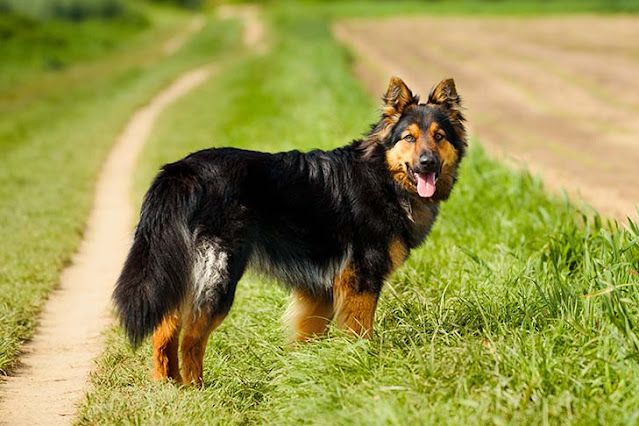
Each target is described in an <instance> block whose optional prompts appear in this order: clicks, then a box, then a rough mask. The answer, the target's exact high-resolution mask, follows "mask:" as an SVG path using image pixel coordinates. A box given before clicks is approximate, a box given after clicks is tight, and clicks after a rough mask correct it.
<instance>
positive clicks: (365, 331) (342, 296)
mask: <svg viewBox="0 0 639 426" xmlns="http://www.w3.org/2000/svg"><path fill="white" fill-rule="evenodd" d="M378 298H379V293H378V292H373V291H366V290H361V289H359V288H358V282H357V276H356V274H355V271H354V270H353V269H352V268H350V267H346V268H345V269H344V271H342V273H341V274H340V276H339V277H337V279H336V280H335V282H334V283H333V303H334V308H335V320H336V322H337V325H338V326H339V327H340V328H342V329H343V330H344V331H346V332H348V333H350V334H353V335H355V336H358V337H364V338H370V337H372V336H373V321H374V319H375V309H376V308H377V299H378Z"/></svg>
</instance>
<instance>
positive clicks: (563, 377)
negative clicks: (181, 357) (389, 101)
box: [79, 5, 639, 424]
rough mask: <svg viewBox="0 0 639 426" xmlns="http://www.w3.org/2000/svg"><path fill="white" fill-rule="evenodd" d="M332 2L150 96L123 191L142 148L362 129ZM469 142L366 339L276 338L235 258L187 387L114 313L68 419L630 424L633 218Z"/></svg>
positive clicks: (360, 102)
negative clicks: (199, 82)
mask: <svg viewBox="0 0 639 426" xmlns="http://www.w3.org/2000/svg"><path fill="white" fill-rule="evenodd" d="M335 7H338V6H335V5H333V6H331V7H329V8H326V9H323V8H322V9H320V8H319V6H313V8H312V9H305V8H292V7H281V8H276V7H271V8H269V9H268V10H267V13H265V16H266V17H268V18H269V20H268V23H269V25H268V29H269V37H270V38H271V40H272V42H273V45H272V48H271V50H270V52H269V53H267V54H266V55H264V56H261V57H252V56H247V57H246V58H245V59H244V60H241V61H240V62H238V63H237V64H235V65H234V66H232V67H230V68H227V69H225V70H222V71H221V72H220V73H219V74H218V75H217V78H216V79H215V80H214V81H212V82H210V83H208V84H206V85H205V86H203V87H202V88H201V89H200V90H198V91H197V92H195V93H193V94H191V95H188V96H187V97H185V98H184V99H183V100H181V101H180V102H179V103H178V104H176V105H174V106H173V107H171V108H170V109H169V110H167V111H166V112H165V113H164V116H163V118H162V119H161V120H160V122H161V123H160V125H159V126H158V127H157V128H156V129H155V130H154V135H153V137H152V140H151V141H150V143H149V145H148V146H147V148H146V154H145V156H144V158H145V161H144V162H143V164H142V165H141V167H140V173H139V175H138V177H137V181H136V200H139V199H140V198H141V197H142V195H143V193H144V191H145V189H146V188H147V186H148V183H149V181H150V179H151V178H152V176H153V175H154V174H155V172H156V171H157V168H158V166H159V165H160V164H162V163H164V162H168V161H173V160H175V159H177V158H179V157H182V156H184V155H185V154H187V153H189V152H191V151H194V150H197V149H201V148H205V147H210V146H222V145H233V146H238V147H243V148H251V149H260V150H269V151H273V150H286V149H291V148H309V149H310V148H314V147H320V148H331V147H335V146H338V145H341V144H345V143H347V142H349V141H350V140H351V139H352V138H354V137H357V136H358V135H360V134H362V133H363V132H365V131H366V130H367V128H368V124H370V123H371V122H373V121H375V120H376V114H377V113H376V107H377V105H375V104H373V103H372V102H371V100H370V99H369V98H368V97H367V96H366V95H365V94H364V93H363V91H362V89H361V87H360V86H359V85H358V83H357V82H356V81H354V79H353V77H352V74H351V70H350V61H351V58H350V56H349V54H348V52H346V51H345V50H344V49H343V48H341V47H340V46H338V45H337V44H336V42H335V41H334V40H333V39H332V38H331V35H330V29H329V28H330V25H329V22H328V20H327V18H326V17H327V16H332V15H333V14H334V13H336V12H335V9H334V8H335ZM349 7H354V6H352V5H351V6H349ZM384 7H386V6H384ZM331 8H332V9H331ZM309 10H312V13H310V12H309ZM318 10H322V11H323V13H317V11H318ZM351 10H354V9H351ZM367 12H370V9H367ZM349 13H351V12H349ZM353 13H354V12H353ZM380 13H381V12H380ZM300 52H304V53H303V54H300ZM433 83H435V82H433ZM382 90H383V88H380V92H381V91H382ZM426 90H428V88H420V91H421V92H422V93H423V92H424V91H426ZM462 95H463V93H462ZM472 145H473V146H472V149H471V151H470V154H469V157H468V158H467V159H466V160H465V162H464V165H463V168H462V173H461V178H460V183H459V185H458V186H457V188H456V190H455V191H454V196H453V197H452V199H451V200H450V201H449V202H448V203H447V204H446V205H445V207H444V209H443V212H442V215H441V216H440V219H439V221H438V223H437V225H436V226H435V229H434V230H433V232H432V234H431V237H430V238H429V240H428V241H427V242H426V244H424V246H423V247H422V248H421V249H419V250H417V251H416V252H414V253H413V255H412V256H411V258H410V260H409V261H408V262H407V264H406V265H405V266H404V267H403V268H402V269H400V270H399V271H398V272H397V273H396V274H395V275H394V276H393V277H392V279H391V280H390V282H389V283H388V285H387V286H386V287H385V290H384V292H383V294H382V298H381V302H380V306H379V309H378V314H377V318H376V331H377V334H376V336H375V338H374V339H372V340H371V341H353V340H351V339H349V338H346V337H345V336H343V335H341V334H340V332H339V331H337V330H332V331H331V332H330V335H329V337H328V338H326V339H323V340H321V341H318V342H315V343H312V344H309V345H303V346H296V347H287V346H286V345H285V339H284V336H285V335H284V331H283V325H282V321H281V320H280V318H281V316H282V314H283V312H284V310H285V306H286V294H285V292H284V291H283V290H282V289H281V288H280V287H278V286H277V285H275V284H274V283H270V282H264V281H263V280H260V279H257V278H255V277H251V276H248V277H246V278H244V280H243V281H242V282H241V283H240V285H239V287H238V292H237V298H236V304H235V305H234V308H233V310H232V312H231V314H230V315H229V317H228V318H227V320H226V321H225V322H224V324H223V325H222V326H221V327H220V328H219V329H218V330H217V331H216V332H215V333H214V334H213V335H212V337H211V339H210V341H209V345H208V350H207V354H206V358H205V377H204V381H205V384H204V387H203V389H191V388H187V389H185V388H179V387H176V386H174V385H170V384H168V385H167V384H156V383H153V382H152V381H151V380H150V375H149V372H150V368H151V358H150V348H149V345H148V344H147V345H145V346H144V347H143V348H142V349H140V350H139V351H137V352H135V353H134V352H132V351H131V349H130V348H129V346H128V345H127V343H126V342H125V339H124V336H123V334H122V333H121V332H120V331H119V330H118V329H116V328H114V329H112V330H110V331H109V333H108V345H107V347H108V349H107V351H106V353H105V354H104V355H103V356H102V357H101V358H100V359H99V361H98V370H97V372H96V373H95V374H94V375H93V377H92V384H93V387H92V389H91V390H90V392H89V393H88V395H87V398H86V400H85V402H84V403H83V405H82V407H81V410H80V418H79V422H80V423H81V424H114V423H115V424H120V423H135V424H138V423H144V424H240V423H242V424H243V423H251V424H253V423H260V424H297V423H300V424H301V423H304V424H306V423H311V424H411V423H417V424H436V423H452V424H461V423H466V424H474V423H478V422H479V423H496V424H503V423H524V424H549V423H553V424H558V423H580V424H581V423H627V424H636V423H637V422H639V408H638V407H639V338H638V336H637V320H638V319H639V305H638V303H639V288H638V286H639V276H638V275H637V272H636V271H637V270H639V244H638V243H639V228H637V226H636V225H634V224H632V223H631V224H630V227H629V229H619V228H618V227H617V226H616V225H615V224H610V223H608V224H605V223H602V220H601V219H600V218H598V217H587V216H585V215H582V214H581V213H579V212H577V211H576V210H575V209H574V208H573V207H572V206H570V205H569V204H568V203H567V202H566V201H564V200H561V199H555V198H552V197H550V196H549V195H547V193H546V192H545V191H544V188H543V185H542V183H541V182H540V181H539V180H538V179H536V178H534V177H531V176H529V175H525V174H524V175H522V174H519V173H515V172H513V171H511V170H509V169H507V168H505V167H504V166H502V165H500V164H498V163H496V162H494V161H492V160H490V159H489V158H488V157H487V156H486V155H485V154H484V152H483V151H482V149H481V147H480V146H479V143H478V141H472Z"/></svg>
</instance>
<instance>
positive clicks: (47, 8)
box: [0, 0, 133, 22]
mask: <svg viewBox="0 0 639 426" xmlns="http://www.w3.org/2000/svg"><path fill="white" fill-rule="evenodd" d="M0 12H5V13H7V12H13V13H16V14H20V15H26V16H28V17H30V18H32V19H36V20H50V19H61V20H66V21H73V22H79V21H84V20H87V19H114V18H120V17H123V16H125V15H127V14H132V13H133V12H132V9H131V8H130V7H128V6H127V3H125V1H124V0H27V1H22V0H0Z"/></svg>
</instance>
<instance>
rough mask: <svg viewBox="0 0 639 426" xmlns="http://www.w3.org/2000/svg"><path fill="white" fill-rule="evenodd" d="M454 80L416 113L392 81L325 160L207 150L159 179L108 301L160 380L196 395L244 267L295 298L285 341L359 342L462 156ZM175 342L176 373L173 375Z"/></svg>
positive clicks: (414, 100) (414, 102)
mask: <svg viewBox="0 0 639 426" xmlns="http://www.w3.org/2000/svg"><path fill="white" fill-rule="evenodd" d="M463 123H464V118H463V116H462V113H461V105H460V99H459V96H458V95H457V91H456V89H455V83H454V81H453V80H452V79H449V80H444V81H442V82H441V83H440V84H439V85H437V86H436V87H435V88H434V89H433V90H432V91H431V93H430V95H429V97H428V101H427V102H426V103H419V98H418V97H417V96H414V95H413V94H412V93H411V91H410V90H409V89H408V87H406V85H405V84H404V82H403V81H402V80H400V79H398V78H393V79H391V82H390V86H389V88H388V92H387V93H386V95H385V96H384V106H383V113H382V116H381V119H380V121H379V122H378V123H377V124H376V125H374V126H373V127H372V129H371V131H370V133H369V134H368V135H367V136H366V138H365V139H362V140H356V141H354V142H352V143H351V144H350V145H347V146H345V147H342V148H337V149H335V150H332V151H310V152H307V153H302V152H299V151H291V152H282V153H277V154H268V153H263V152H254V151H243V150H239V149H232V148H221V149H207V150H204V151H199V152H196V153H194V154H191V155H189V156H188V157H186V158H184V159H182V160H180V161H178V162H175V163H172V164H167V165H165V166H164V167H163V169H162V171H161V172H160V173H159V174H158V176H157V177H156V178H155V181H154V182H153V184H152V185H151V188H150V189H149V191H148V193H147V194H146V197H145V199H144V204H143V206H142V212H141V218H140V223H139V224H138V227H137V230H136V233H135V240H134V242H133V246H132V247H131V251H130V253H129V256H128V258H127V260H126V263H125V265H124V269H123V270H122V274H121V276H120V278H119V280H118V283H117V287H116V289H115V292H114V295H113V297H114V300H115V304H116V307H117V310H118V313H119V316H120V318H121V321H122V323H123V325H124V328H125V329H126V332H127V335H128V337H129V339H130V340H131V342H132V343H133V344H134V345H138V344H139V343H140V342H141V341H142V339H143V338H144V337H145V336H146V335H148V334H150V333H151V332H153V331H155V333H154V335H153V350H154V360H155V369H154V374H155V377H156V378H157V379H167V378H172V379H174V380H176V381H182V380H183V381H184V383H200V382H201V380H202V358H203V356H204V350H205V347H206V342H207V340H208V337H209V334H210V333H211V332H212V331H213V330H214V329H215V328H216V327H217V326H219V325H220V323H221V322H222V321H223V320H224V317H225V316H226V315H227V313H228V312H229V310H230V309H231V305H232V304H233V297H234V294H235V288H236V285H237V282H238V281H239V279H240V278H241V277H242V274H243V273H244V270H245V269H246V268H247V267H253V268H255V269H257V270H258V271H262V272H264V273H267V274H269V275H271V276H274V277H275V278H277V279H278V280H279V281H280V282H281V283H282V284H284V285H286V286H288V287H290V288H291V289H292V291H293V295H292V302H291V307H290V310H289V313H290V315H289V318H290V322H291V325H292V328H293V330H294V336H293V337H294V338H295V339H298V340H306V339H308V338H309V337H311V336H313V335H319V334H322V333H323V332H324V331H325V330H326V327H327V325H328V323H329V321H330V320H331V319H334V320H335V322H336V324H337V325H338V326H339V327H341V328H343V329H344V330H347V331H348V332H350V333H352V334H355V335H358V336H362V337H368V336H371V334H372V327H373V317H374V314H375V307H376V305H377V300H378V298H379V294H380V291H381V290H382V286H383V284H384V280H385V279H386V278H387V277H388V276H389V274H390V273H391V272H392V271H393V270H394V269H395V268H397V267H399V266H400V265H401V264H402V263H403V262H404V261H405V260H406V258H407V256H408V254H409V252H410V250H411V249H413V248H415V247H417V246H419V245H420V244H421V243H422V242H423V241H424V239H425V238H426V236H427V235H428V233H429V231H430V229H431V227H432V226H433V223H434V222H435V218H436V217H437V213H438V209H439V204H440V202H441V201H443V200H446V199H447V198H448V196H449V195H450V192H451V189H452V188H453V185H454V183H455V180H456V176H457V169H458V166H459V163H460V160H461V159H462V157H463V156H464V151H465V149H466V132H465V129H464V124H463ZM182 328H184V332H183V335H182V342H181V353H182V375H180V370H179V367H178V346H179V344H178V340H179V336H180V331H181V329H182Z"/></svg>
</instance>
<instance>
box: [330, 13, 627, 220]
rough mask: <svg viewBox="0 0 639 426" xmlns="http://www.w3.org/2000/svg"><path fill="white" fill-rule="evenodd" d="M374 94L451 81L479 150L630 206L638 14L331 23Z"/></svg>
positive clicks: (619, 208)
mask: <svg viewBox="0 0 639 426" xmlns="http://www.w3.org/2000/svg"><path fill="white" fill-rule="evenodd" d="M335 32H336V34H337V36H338V38H340V39H341V40H342V41H344V42H345V43H347V44H348V45H350V46H351V47H353V49H354V51H355V53H356V55H357V57H358V63H357V71H358V73H359V75H360V77H361V78H362V80H363V81H364V82H365V84H366V86H367V88H368V89H370V91H371V93H374V94H376V95H380V94H381V92H382V91H383V90H384V88H385V87H386V84H387V83H388V79H389V77H390V76H391V75H398V76H400V77H402V78H404V79H405V80H406V82H407V83H408V84H409V86H410V87H413V88H415V89H416V91H417V92H419V93H421V94H422V95H423V96H426V95H427V94H428V90H429V89H430V87H432V86H433V85H434V84H435V83H437V82H438V81H439V80H440V79H442V78H444V77H449V76H450V77H454V78H455V80H456V82H457V87H458V90H459V92H460V94H461V95H462V96H463V98H464V100H465V106H466V108H467V113H468V118H469V123H470V127H471V131H472V133H473V134H476V135H478V136H479V137H480V139H481V142H482V143H483V144H484V145H485V146H486V147H487V148H488V150H489V151H490V152H491V153H493V154H495V155H497V156H499V157H502V158H503V157H506V158H507V159H511V160H514V161H515V162H516V163H518V164H521V163H523V165H525V166H526V167H528V168H530V169H531V170H532V171H534V172H540V173H541V174H542V175H543V176H544V178H545V179H544V181H545V183H546V184H547V185H548V186H549V187H551V188H553V189H558V188H561V187H563V188H565V189H567V191H568V192H569V193H570V194H571V195H573V196H574V197H575V198H580V199H583V200H585V201H586V202H588V203H590V204H591V205H593V206H594V207H595V208H596V209H597V210H598V211H600V212H601V213H603V214H606V215H609V216H613V217H616V218H619V219H625V218H626V216H634V217H636V210H635V208H636V206H638V205H639V18H637V17H588V16H578V17H551V18H500V19H497V18H449V17H446V18H444V17H442V18H439V17H437V18H435V17H432V18H431V17H420V18H413V17H411V18H401V19H400V18H395V19H386V20H352V21H346V22H340V23H338V24H336V26H335Z"/></svg>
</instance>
